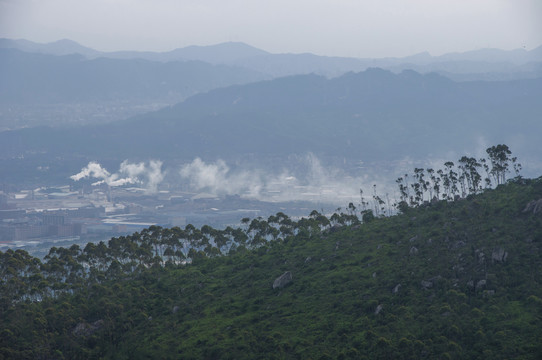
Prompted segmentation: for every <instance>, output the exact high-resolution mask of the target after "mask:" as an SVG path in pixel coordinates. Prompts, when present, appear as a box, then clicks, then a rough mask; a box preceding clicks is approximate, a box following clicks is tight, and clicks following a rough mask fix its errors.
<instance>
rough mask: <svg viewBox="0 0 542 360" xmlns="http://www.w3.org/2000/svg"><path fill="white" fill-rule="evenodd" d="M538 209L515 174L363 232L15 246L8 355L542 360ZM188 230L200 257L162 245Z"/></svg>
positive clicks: (10, 260)
mask: <svg viewBox="0 0 542 360" xmlns="http://www.w3.org/2000/svg"><path fill="white" fill-rule="evenodd" d="M540 200H542V177H541V178H538V179H532V180H528V179H521V178H516V179H515V180H514V181H508V182H507V183H506V184H502V185H499V186H498V187H497V188H496V189H487V190H485V191H484V192H483V193H481V194H476V195H470V196H468V197H467V198H465V199H460V200H456V201H444V200H443V201H438V202H437V201H435V202H431V203H430V204H426V205H420V206H418V207H416V208H404V209H403V210H404V213H402V214H400V215H396V216H392V217H373V218H371V221H366V222H365V223H363V224H360V223H359V221H356V219H357V218H356V217H355V216H351V215H349V214H339V215H336V216H335V217H332V218H331V219H329V220H328V221H327V222H326V221H325V220H324V219H325V217H324V216H322V215H321V214H318V212H316V211H314V212H312V213H311V215H310V216H309V217H308V218H306V219H300V220H299V221H293V220H292V219H289V218H288V217H287V216H285V215H284V214H280V213H279V214H277V216H275V217H271V218H270V219H268V221H264V220H258V219H254V220H252V221H250V220H249V219H245V221H244V223H246V225H245V226H246V229H245V230H242V231H241V230H240V229H231V230H228V232H229V233H226V235H227V236H229V238H228V237H227V236H226V235H224V233H223V232H218V233H214V232H213V229H211V228H209V227H203V228H201V229H194V228H193V227H192V228H190V227H187V229H184V230H182V229H179V228H174V229H161V228H158V227H153V228H150V229H147V230H145V231H144V232H142V233H141V234H137V233H136V234H134V235H133V236H132V237H130V238H128V237H126V238H117V239H112V240H111V241H110V242H109V245H108V246H107V245H105V244H99V245H96V246H94V245H89V246H87V248H88V249H87V248H85V249H78V248H77V247H72V248H70V249H52V250H51V253H50V254H49V257H48V260H47V261H46V262H44V263H40V262H39V260H37V259H34V258H31V257H29V256H28V255H27V254H26V253H25V252H23V251H8V252H6V253H3V254H0V255H2V259H1V262H0V264H1V269H0V270H1V273H0V276H1V279H0V280H1V283H0V285H1V287H2V291H1V294H2V297H1V300H2V301H1V303H0V306H1V308H0V310H1V312H2V316H1V323H0V331H2V336H1V337H0V357H1V356H3V357H4V358H10V359H11V358H41V359H62V358H66V359H68V358H114V359H123V358H124V359H143V358H164V359H167V358H171V359H177V358H183V359H190V358H194V359H205V358H206V359H218V358H221V359H243V358H246V359H254V358H304V359H305V358H306V359H309V358H310V359H328V358H354V359H359V358H382V359H389V358H398V359H401V358H404V359H410V358H427V359H436V358H443V359H446V358H450V359H452V358H453V359H462V358H465V359H469V358H472V359H474V358H492V359H510V358H523V359H537V358H541V357H542V345H541V344H542V287H541V282H542V263H541V261H540V258H541V252H540V245H541V243H542V201H540ZM535 201H538V202H535ZM366 219H367V220H368V219H369V218H366ZM340 223H343V224H344V225H342V226H341V225H340ZM270 224H271V225H270ZM270 229H277V230H275V231H273V230H270ZM175 233H177V235H171V234H175ZM243 234H244V236H243ZM222 235H223V236H225V238H222V237H221V236H222ZM176 236H177V237H181V236H184V239H189V241H190V242H191V245H192V246H193V250H190V253H189V254H188V255H189V258H191V260H192V263H190V264H185V265H182V264H180V263H181V262H182V261H183V260H184V253H182V251H180V252H179V251H178V250H179V249H178V248H177V247H175V245H172V246H170V247H167V246H161V245H160V244H165V243H166V239H174V238H176ZM205 239H207V240H205ZM228 239H229V240H228ZM232 239H235V241H233V240H232ZM272 239H274V240H273V241H270V240H272ZM206 242H208V243H207V245H206ZM173 243H174V242H173ZM228 243H229V244H230V245H231V244H233V243H236V244H237V245H236V246H233V249H232V250H230V251H229V255H228V256H218V255H219V254H218V253H215V254H214V255H215V256H212V255H213V253H212V251H210V250H207V251H198V250H196V249H205V248H206V247H207V246H209V245H210V244H215V245H216V247H215V248H216V249H220V248H221V247H220V245H219V244H222V245H223V247H222V248H223V249H224V248H225V247H227V246H228V245H227V244H228ZM130 247H132V249H130ZM211 248H213V246H211ZM168 249H169V250H168ZM185 250H186V248H185ZM166 252H167V253H166ZM206 254H208V255H206ZM175 256H177V257H175ZM288 271H289V272H291V274H292V281H291V282H290V283H289V284H287V285H286V286H284V287H277V288H275V289H273V283H274V281H275V279H276V278H277V277H279V276H280V275H282V274H284V273H285V272H288Z"/></svg>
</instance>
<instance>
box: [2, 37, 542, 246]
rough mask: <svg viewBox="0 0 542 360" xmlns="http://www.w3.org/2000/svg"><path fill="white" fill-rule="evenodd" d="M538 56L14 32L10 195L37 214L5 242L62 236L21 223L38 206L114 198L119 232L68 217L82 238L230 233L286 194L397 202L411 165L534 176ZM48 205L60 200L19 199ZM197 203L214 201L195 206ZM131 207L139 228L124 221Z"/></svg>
mask: <svg viewBox="0 0 542 360" xmlns="http://www.w3.org/2000/svg"><path fill="white" fill-rule="evenodd" d="M541 49H542V47H539V48H536V49H533V50H530V51H527V50H523V49H522V50H514V51H503V50H495V49H493V50H477V51H471V52H465V53H455V54H445V55H441V56H436V57H432V56H430V55H428V54H421V55H416V56H410V57H406V58H385V59H355V58H339V57H324V56H316V55H312V54H271V53H269V52H267V51H264V50H260V49H257V48H254V47H251V46H248V45H246V44H243V43H224V44H219V45H214V46H191V47H186V48H181V49H177V50H173V51H170V52H164V53H153V52H130V51H123V52H109V53H107V52H99V51H96V50H93V49H90V48H86V47H84V46H81V45H79V44H77V43H75V42H73V41H68V40H62V41H58V42H54V43H50V44H38V43H34V42H30V41H23V40H9V39H3V40H2V41H0V63H1V66H0V71H2V74H3V75H2V78H3V80H4V81H2V83H1V84H0V93H1V94H2V96H1V97H0V98H1V101H0V102H1V104H0V107H1V109H2V110H1V112H0V116H1V120H2V121H1V124H2V130H3V131H2V132H0V153H1V156H0V168H1V172H0V173H1V176H0V181H1V182H2V183H3V184H4V185H3V186H4V187H3V188H4V191H3V194H4V195H3V196H4V200H3V204H4V205H3V206H4V208H6V209H7V210H9V209H13V208H14V207H15V208H17V207H20V206H23V207H25V208H24V209H23V210H25V213H24V214H26V215H28V216H30V220H29V221H30V222H28V220H27V221H24V220H23V221H22V222H19V223H17V222H15V223H6V225H5V231H4V238H3V239H4V241H8V243H9V242H10V241H13V240H14V239H19V240H25V239H29V240H31V241H33V243H36V241H35V240H36V239H39V238H40V237H43V236H45V238H47V239H49V240H51V241H54V239H55V235H54V232H53V233H51V231H49V230H47V231H49V233H47V232H46V231H45V230H40V231H41V232H40V231H37V230H34V234H33V235H32V234H30V235H28V234H27V235H24V233H23V232H21V231H22V230H21V231H20V232H19V233H20V234H19V235H16V233H14V232H13V231H14V230H13V229H16V228H17V227H19V228H21V229H22V228H23V227H29V226H30V228H31V227H32V226H34V225H31V224H32V222H36V221H37V224H41V223H42V222H43V220H42V219H41V218H40V217H38V218H36V220H32V216H33V215H31V214H32V213H33V212H36V211H37V212H39V211H43V210H50V211H53V210H54V211H57V212H58V211H64V212H65V211H67V210H62V209H72V210H74V209H78V208H88V207H93V208H99V209H102V210H103V211H102V210H100V211H98V212H99V213H100V214H101V215H100V216H105V217H104V218H103V219H104V220H102V221H101V222H102V223H103V222H104V221H105V223H108V224H111V225H107V226H105V225H103V224H102V225H100V226H101V227H96V226H95V225H92V222H88V221H85V220H83V219H80V220H73V221H72V220H68V218H69V217H66V221H67V222H70V221H71V222H74V221H75V222H79V223H82V224H83V225H84V226H83V228H81V229H80V228H77V229H79V230H76V231H75V232H72V233H71V234H72V235H74V236H76V237H80V236H81V235H85V234H88V233H89V229H90V230H91V232H95V234H92V235H93V236H94V235H96V234H97V236H98V238H100V236H102V237H103V236H108V235H109V234H112V233H114V232H113V231H119V229H121V230H122V229H124V231H130V230H131V228H129V226H136V227H135V228H134V229H137V226H138V225H137V224H140V225H139V226H145V225H148V224H160V225H165V226H167V225H172V224H185V223H190V222H192V223H196V224H202V223H204V222H210V223H213V224H218V225H220V226H225V225H227V224H229V223H235V222H236V221H239V219H240V217H239V216H238V218H237V219H236V218H235V217H234V216H230V215H231V213H230V212H231V211H240V210H242V208H241V207H240V206H241V205H240V204H241V203H239V202H238V201H233V200H232V199H236V198H237V199H239V201H242V202H244V204H245V205H243V207H244V208H247V209H248V210H249V213H250V211H256V213H251V214H258V215H259V216H267V215H269V213H270V212H272V211H275V210H277V206H275V205H272V204H281V205H280V206H278V209H279V210H280V209H282V210H285V209H287V210H291V211H294V212H295V213H296V214H298V215H303V212H304V211H307V210H308V209H310V208H311V207H313V208H318V209H321V210H324V211H325V212H331V211H333V210H334V209H335V208H336V207H341V206H345V205H347V204H348V203H350V202H352V203H358V204H359V202H360V201H361V200H360V195H359V192H360V189H362V191H363V189H364V191H365V192H366V193H367V192H372V191H373V190H374V191H376V189H373V187H374V185H377V186H378V192H379V193H380V194H382V196H384V194H385V195H386V196H387V197H388V199H390V198H391V200H390V201H391V202H395V203H396V202H397V198H398V194H397V190H395V188H394V187H395V184H394V182H393V180H394V179H395V178H396V177H397V176H400V175H402V174H404V173H405V172H407V171H409V169H411V168H412V167H415V166H419V167H427V168H429V167H438V166H441V164H443V163H444V161H445V159H450V158H451V159H454V158H457V157H458V156H459V154H469V155H471V156H475V157H478V158H480V157H483V156H484V155H485V149H486V148H487V147H488V146H490V145H492V144H497V143H506V144H508V145H509V146H510V147H511V148H512V149H513V150H514V154H515V155H516V156H518V157H519V158H520V159H521V162H522V165H523V172H524V173H525V174H526V175H529V174H537V173H539V172H540V170H541V169H542V163H541V161H540V159H542V153H541V150H540V148H539V146H538V139H539V134H540V133H542V123H541V122H540V121H539V119H540V115H541V114H542V103H541V102H540V101H539V99H540V95H541V94H542V81H541V77H540V76H541V75H542V72H541V69H542V67H541V64H542V50H541ZM412 69H416V70H412ZM47 189H52V190H47ZM55 189H56V190H55ZM59 189H64V190H59ZM130 189H132V190H130ZM36 198H39V199H42V200H46V199H47V198H51V199H52V200H54V205H53V202H51V203H50V204H47V202H45V203H41V204H40V205H39V206H38V205H36V204H35V203H33V202H32V201H29V202H28V203H26V205H25V204H24V202H20V201H16V200H17V199H27V200H32V199H36ZM70 198H73V199H79V203H78V202H77V201H75V202H72V203H71V205H70V203H69V201H68V199H70ZM122 198H124V199H125V200H123V201H121V200H120V199H122ZM139 198H140V199H139ZM62 199H66V202H63V201H62ZM127 199H129V200H127ZM138 199H139V200H138ZM149 199H154V200H152V201H151V203H147V204H146V203H145V202H148V201H150V200H149ZM225 199H229V200H230V203H228V201H226V200H225ZM59 201H60V202H59ZM216 201H219V202H220V204H221V206H220V208H219V207H218V206H217V205H216V204H217V203H216ZM179 202H182V203H184V205H183V206H182V209H181V208H178V206H177V205H178V204H179ZM196 203H199V205H198V204H196ZM202 203H203V204H205V205H201V204H202ZM213 203H214V204H215V205H213ZM175 204H177V205H175ZM232 204H235V205H232ZM310 204H312V205H310ZM134 206H136V207H135V208H134ZM176 206H177V208H176V209H174V208H175V207H176ZM201 206H203V209H215V210H211V211H210V213H208V214H204V215H201V214H200V215H196V213H195V212H194V211H193V210H194V209H196V208H198V207H201ZM191 207H192V209H191ZM58 209H60V210H58ZM133 209H139V210H138V211H137V213H138V214H139V215H138V216H137V220H136V219H135V218H134V217H133V216H132V218H131V219H128V218H125V219H124V220H123V221H121V222H124V223H125V224H128V227H126V226H124V227H122V226H121V227H119V226H117V225H118V221H120V220H118V219H117V220H114V221H113V220H112V217H118V216H119V214H120V213H130V210H133ZM247 209H245V210H247ZM294 209H298V210H294ZM143 210H144V211H143ZM207 211H209V210H207ZM160 213H162V215H160ZM241 213H242V211H241ZM6 214H7V213H6ZM24 214H23V215H24ZM36 214H37V213H36ZM63 214H64V213H63ZM66 214H67V213H66ZM66 214H64V215H61V216H67V215H66ZM225 214H230V215H225ZM234 214H236V213H235V212H234ZM9 216H14V215H9V214H8V215H6V216H5V217H4V218H6V219H9ZM17 216H19V215H17ZM28 216H27V218H28ZM97 219H99V217H98V218H97ZM180 219H182V220H180ZM115 221H116V222H115ZM94 223H95V224H98V223H96V222H95V221H94ZM17 224H19V225H17ZM130 224H132V225H130ZM14 226H15V227H14ZM93 226H94V227H93ZM47 229H48V228H47ZM92 229H94V230H92ZM44 231H45V232H44ZM66 231H67V230H66ZM27 232H28V230H27ZM57 233H58V231H57ZM67 233H70V232H69V231H67ZM100 234H102V235H100ZM72 237H73V236H72ZM87 237H88V236H87ZM84 238H86V237H85V236H84ZM49 240H48V241H49ZM19 243H20V242H19Z"/></svg>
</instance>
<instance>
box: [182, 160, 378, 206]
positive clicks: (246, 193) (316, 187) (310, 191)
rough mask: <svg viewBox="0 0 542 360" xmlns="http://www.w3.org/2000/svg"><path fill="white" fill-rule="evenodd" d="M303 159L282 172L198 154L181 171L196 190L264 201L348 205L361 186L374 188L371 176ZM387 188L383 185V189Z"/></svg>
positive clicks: (358, 196)
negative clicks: (297, 168)
mask: <svg viewBox="0 0 542 360" xmlns="http://www.w3.org/2000/svg"><path fill="white" fill-rule="evenodd" d="M302 162H303V165H305V166H303V168H305V169H306V171H303V173H302V174H297V173H296V174H294V173H293V172H292V171H291V170H288V169H283V170H282V171H280V172H278V173H270V172H269V171H264V170H261V169H250V170H247V169H242V170H232V169H231V168H230V167H229V166H228V165H227V164H226V163H225V162H224V161H223V160H217V161H215V162H213V163H205V162H204V161H203V160H201V159H200V158H196V159H194V160H193V161H192V162H191V163H189V164H186V165H184V166H183V167H182V168H181V170H180V172H179V173H180V175H181V177H182V178H183V179H185V180H187V181H188V182H189V184H190V186H191V188H192V189H193V190H195V191H205V192H209V193H212V194H216V195H240V196H242V197H245V198H249V199H257V200H261V201H297V200H306V201H312V202H321V203H327V204H337V205H343V206H344V205H346V204H348V203H349V202H354V203H358V202H359V201H360V188H365V189H367V190H366V191H367V192H368V191H369V189H372V186H373V185H372V184H373V182H371V181H369V178H368V177H367V176H358V177H353V176H349V175H347V174H345V173H344V171H342V170H339V169H337V168H326V167H324V166H322V164H321V162H320V161H319V159H318V158H317V157H316V156H315V155H313V154H308V155H307V156H305V158H304V159H303V160H302ZM377 183H378V184H381V183H379V182H377ZM385 190H386V189H385V188H384V187H380V188H379V192H381V191H385Z"/></svg>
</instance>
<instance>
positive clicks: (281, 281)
mask: <svg viewBox="0 0 542 360" xmlns="http://www.w3.org/2000/svg"><path fill="white" fill-rule="evenodd" d="M292 280H293V278H292V273H291V272H290V271H286V272H285V273H284V274H282V275H281V276H279V277H278V278H276V279H275V281H274V282H273V289H277V288H279V289H282V288H283V287H285V286H286V285H288V284H289V283H291V282H292Z"/></svg>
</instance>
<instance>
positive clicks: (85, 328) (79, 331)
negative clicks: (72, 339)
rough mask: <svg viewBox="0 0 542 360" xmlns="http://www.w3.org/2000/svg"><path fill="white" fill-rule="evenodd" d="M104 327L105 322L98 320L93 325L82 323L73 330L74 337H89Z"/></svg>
mask: <svg viewBox="0 0 542 360" xmlns="http://www.w3.org/2000/svg"><path fill="white" fill-rule="evenodd" d="M103 325H104V321H103V320H98V321H95V322H93V323H92V324H89V323H86V322H80V323H79V324H77V325H76V326H75V328H74V329H73V330H72V334H73V335H74V336H78V337H79V336H80V337H85V338H86V337H89V336H91V335H92V334H94V333H95V332H96V331H98V330H100V329H101V328H102V327H103Z"/></svg>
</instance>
